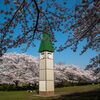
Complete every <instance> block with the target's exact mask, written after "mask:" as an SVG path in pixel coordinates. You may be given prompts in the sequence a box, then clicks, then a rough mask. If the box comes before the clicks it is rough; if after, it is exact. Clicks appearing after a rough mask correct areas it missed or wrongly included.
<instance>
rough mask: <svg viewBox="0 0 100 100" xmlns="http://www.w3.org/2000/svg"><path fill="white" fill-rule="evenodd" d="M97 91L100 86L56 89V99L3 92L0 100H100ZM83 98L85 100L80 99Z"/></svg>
mask: <svg viewBox="0 0 100 100" xmlns="http://www.w3.org/2000/svg"><path fill="white" fill-rule="evenodd" d="M95 90H100V84H99V85H86V86H73V87H63V88H56V90H55V93H56V96H54V97H40V96H36V92H34V93H28V92H26V91H10V92H7V91H5V92H4V91H1V92H0V100H99V95H98V94H99V93H100V91H99V92H95ZM91 91H92V92H91ZM74 93H76V94H74ZM87 93H88V96H87ZM82 97H83V99H80V98H82ZM85 97H87V98H85ZM75 98H76V99H75ZM89 98H91V99H89ZM93 98H94V99H93Z"/></svg>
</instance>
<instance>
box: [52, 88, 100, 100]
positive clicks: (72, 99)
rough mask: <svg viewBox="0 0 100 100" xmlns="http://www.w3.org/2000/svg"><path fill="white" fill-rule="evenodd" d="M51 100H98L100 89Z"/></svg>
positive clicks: (99, 99)
mask: <svg viewBox="0 0 100 100" xmlns="http://www.w3.org/2000/svg"><path fill="white" fill-rule="evenodd" d="M53 100H100V89H97V90H92V91H88V92H82V93H73V94H70V95H68V94H67V95H66V94H64V95H61V96H60V97H58V98H57V99H53Z"/></svg>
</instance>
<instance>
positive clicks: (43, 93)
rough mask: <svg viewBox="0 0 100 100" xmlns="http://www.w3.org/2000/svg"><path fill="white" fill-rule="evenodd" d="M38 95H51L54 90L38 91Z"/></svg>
mask: <svg viewBox="0 0 100 100" xmlns="http://www.w3.org/2000/svg"><path fill="white" fill-rule="evenodd" d="M39 95H41V96H52V95H54V91H39Z"/></svg>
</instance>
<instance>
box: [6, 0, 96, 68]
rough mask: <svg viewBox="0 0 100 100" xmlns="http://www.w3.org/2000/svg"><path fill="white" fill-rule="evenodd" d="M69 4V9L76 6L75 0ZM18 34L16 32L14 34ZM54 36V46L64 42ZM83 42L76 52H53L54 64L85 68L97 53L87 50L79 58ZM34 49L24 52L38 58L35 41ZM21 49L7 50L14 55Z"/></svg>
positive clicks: (64, 36)
mask: <svg viewBox="0 0 100 100" xmlns="http://www.w3.org/2000/svg"><path fill="white" fill-rule="evenodd" d="M69 1H70V2H69V3H68V6H69V7H72V6H73V5H74V4H76V3H77V2H75V0H69ZM77 1H78V2H80V0H77ZM17 33H19V31H18V30H16V32H15V34H17ZM55 36H56V39H57V40H58V42H57V43H56V46H59V45H60V44H63V43H64V42H65V40H66V35H64V34H62V33H61V32H55ZM84 43H85V41H84V42H82V43H81V44H80V45H79V47H78V50H77V52H73V51H72V50H71V49H70V48H68V49H65V50H64V51H62V52H60V53H59V52H56V51H55V52H54V62H55V63H59V62H62V63H66V64H74V65H77V66H79V67H81V68H85V67H86V65H87V64H88V63H89V61H90V58H92V57H93V56H95V55H96V54H97V53H96V52H94V51H92V50H88V51H87V52H85V53H84V54H83V55H81V56H80V52H81V50H82V45H84ZM35 44H36V47H35V48H33V47H30V48H29V49H28V50H27V52H25V53H26V54H28V55H32V56H36V57H39V52H38V49H39V45H40V41H38V40H37V41H35ZM22 48H24V45H23V46H21V47H20V48H16V49H10V50H8V52H16V53H22V50H21V49H22Z"/></svg>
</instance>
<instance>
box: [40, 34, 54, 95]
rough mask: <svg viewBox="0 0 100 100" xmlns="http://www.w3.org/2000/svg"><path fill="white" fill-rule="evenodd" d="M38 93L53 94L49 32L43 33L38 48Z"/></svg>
mask: <svg viewBox="0 0 100 100" xmlns="http://www.w3.org/2000/svg"><path fill="white" fill-rule="evenodd" d="M39 52H40V68H39V94H40V95H53V94H54V67H53V52H54V49H53V46H52V42H51V39H50V34H48V33H47V32H44V33H43V36H42V40H41V44H40V48H39Z"/></svg>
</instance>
